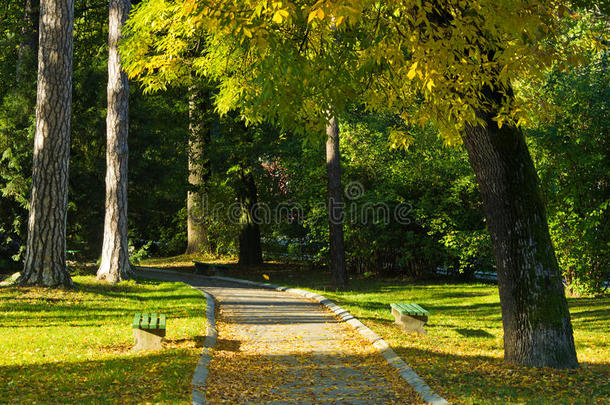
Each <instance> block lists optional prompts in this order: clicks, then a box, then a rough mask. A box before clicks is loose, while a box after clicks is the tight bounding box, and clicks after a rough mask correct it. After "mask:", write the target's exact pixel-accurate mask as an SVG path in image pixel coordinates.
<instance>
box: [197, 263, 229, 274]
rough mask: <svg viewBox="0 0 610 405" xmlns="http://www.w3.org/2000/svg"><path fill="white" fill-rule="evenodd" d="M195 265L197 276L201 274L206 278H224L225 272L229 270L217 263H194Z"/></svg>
mask: <svg viewBox="0 0 610 405" xmlns="http://www.w3.org/2000/svg"><path fill="white" fill-rule="evenodd" d="M193 263H195V274H201V275H204V276H222V275H223V274H224V273H223V272H224V270H228V269H229V268H228V267H227V266H224V265H222V264H216V263H203V262H193Z"/></svg>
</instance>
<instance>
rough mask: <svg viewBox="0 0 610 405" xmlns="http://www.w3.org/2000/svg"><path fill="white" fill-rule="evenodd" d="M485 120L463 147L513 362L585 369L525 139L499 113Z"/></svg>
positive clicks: (506, 355) (466, 136)
mask: <svg viewBox="0 0 610 405" xmlns="http://www.w3.org/2000/svg"><path fill="white" fill-rule="evenodd" d="M492 97H493V98H494V99H499V97H500V95H498V94H495V95H493V96H492ZM482 116H483V115H482ZM483 118H484V120H485V122H486V124H487V126H486V127H485V128H484V127H482V126H477V127H471V128H468V129H467V130H466V132H465V134H464V135H463V141H464V145H465V147H466V150H467V151H468V155H469V157H470V163H471V165H472V168H473V169H474V172H475V175H476V178H477V182H478V183H479V187H480V189H481V194H482V197H483V202H484V206H485V214H486V218H487V226H488V228H489V233H490V235H491V239H492V243H493V247H494V256H495V261H496V267H497V272H498V287H499V290H500V302H501V306H502V322H503V325H504V358H505V361H506V362H508V363H510V364H516V365H520V366H533V367H555V368H572V367H577V366H578V362H577V359H576V351H575V348H574V338H573V335H572V324H571V322H570V313H569V311H568V305H567V301H566V298H565V293H564V289H563V284H562V280H561V272H560V271H559V267H558V265H557V260H556V258H555V252H554V250H553V246H552V244H551V239H550V236H549V230H548V225H547V218H546V213H545V207H544V203H543V198H542V192H541V189H540V185H539V183H538V177H537V174H536V171H535V168H534V164H533V162H532V158H531V156H530V154H529V151H528V149H527V146H526V143H525V138H524V136H523V134H522V133H521V131H519V130H518V129H516V128H514V127H509V126H504V127H502V128H501V129H500V128H498V126H497V124H496V122H495V121H493V120H492V119H491V118H492V115H491V114H489V115H484V116H483Z"/></svg>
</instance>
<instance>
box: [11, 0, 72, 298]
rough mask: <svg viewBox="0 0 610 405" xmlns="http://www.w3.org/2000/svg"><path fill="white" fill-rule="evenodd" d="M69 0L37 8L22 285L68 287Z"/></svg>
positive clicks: (46, 2) (54, 0)
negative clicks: (35, 89)
mask: <svg viewBox="0 0 610 405" xmlns="http://www.w3.org/2000/svg"><path fill="white" fill-rule="evenodd" d="M73 13H74V3H73V1H72V0H43V1H42V2H41V4H40V43H39V50H38V95H37V103H36V134H35V138H34V164H33V169H32V193H31V198H30V213H29V222H28V237H27V246H26V252H25V263H24V269H23V272H22V274H21V277H20V278H19V282H20V283H21V284H25V285H43V286H49V287H54V286H59V285H65V286H69V285H71V284H72V280H71V278H70V274H69V273H68V270H67V269H66V214H67V208H68V166H69V159H70V115H71V112H72V110H71V103H72V52H73V45H72V44H73V38H72V26H73V17H74V15H73Z"/></svg>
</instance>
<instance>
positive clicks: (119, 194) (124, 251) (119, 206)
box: [97, 0, 131, 283]
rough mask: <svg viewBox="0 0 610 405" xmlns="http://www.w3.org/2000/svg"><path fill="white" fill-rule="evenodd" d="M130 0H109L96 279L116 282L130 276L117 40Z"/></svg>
mask: <svg viewBox="0 0 610 405" xmlns="http://www.w3.org/2000/svg"><path fill="white" fill-rule="evenodd" d="M130 8H131V2H130V0H110V18H109V32H108V47H109V54H108V112H107V116H106V217H105V220H104V241H103V245H102V260H101V264H100V268H99V269H98V271H97V278H98V279H100V280H106V281H108V282H111V283H117V282H119V281H121V280H123V279H125V278H128V277H129V274H130V267H129V247H128V242H127V162H128V156H129V148H128V145H127V138H128V134H129V80H128V79H127V74H125V72H123V71H122V69H121V60H120V56H119V52H118V42H119V39H120V38H121V28H122V27H123V24H124V23H125V20H126V19H127V15H128V13H129V10H130Z"/></svg>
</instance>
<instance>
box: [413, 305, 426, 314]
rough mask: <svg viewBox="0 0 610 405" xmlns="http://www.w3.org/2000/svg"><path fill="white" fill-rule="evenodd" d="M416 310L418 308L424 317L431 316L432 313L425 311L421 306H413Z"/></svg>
mask: <svg viewBox="0 0 610 405" xmlns="http://www.w3.org/2000/svg"><path fill="white" fill-rule="evenodd" d="M412 305H413V306H414V307H415V308H417V310H418V311H420V312H421V314H422V315H430V312H428V311H426V310H425V309H423V308H422V307H421V306H420V305H419V304H415V303H413V304H412Z"/></svg>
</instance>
